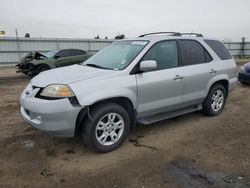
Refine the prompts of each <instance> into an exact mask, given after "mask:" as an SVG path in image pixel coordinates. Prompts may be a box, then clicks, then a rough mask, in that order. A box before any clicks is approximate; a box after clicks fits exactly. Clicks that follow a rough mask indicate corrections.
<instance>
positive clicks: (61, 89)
mask: <svg viewBox="0 0 250 188" xmlns="http://www.w3.org/2000/svg"><path fill="white" fill-rule="evenodd" d="M40 96H43V97H53V98H64V97H73V96H75V95H74V93H73V91H72V90H71V89H70V87H69V86H67V85H61V84H53V85H49V86H47V87H45V88H44V89H43V90H42V92H41V93H40Z"/></svg>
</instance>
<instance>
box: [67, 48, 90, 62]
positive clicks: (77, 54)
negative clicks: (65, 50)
mask: <svg viewBox="0 0 250 188" xmlns="http://www.w3.org/2000/svg"><path fill="white" fill-rule="evenodd" d="M70 56H71V62H70V64H71V65H73V64H78V63H82V62H83V61H84V60H85V56H86V52H85V51H83V50H77V49H71V50H70Z"/></svg>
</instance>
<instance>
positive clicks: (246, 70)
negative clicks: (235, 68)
mask: <svg viewBox="0 0 250 188" xmlns="http://www.w3.org/2000/svg"><path fill="white" fill-rule="evenodd" d="M238 78H239V81H240V82H241V83H242V84H250V62H248V63H246V64H245V65H243V66H241V67H240V72H239V75H238Z"/></svg>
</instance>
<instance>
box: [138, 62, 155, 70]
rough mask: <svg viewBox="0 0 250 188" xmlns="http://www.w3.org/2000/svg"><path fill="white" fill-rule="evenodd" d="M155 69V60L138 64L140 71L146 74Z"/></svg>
mask: <svg viewBox="0 0 250 188" xmlns="http://www.w3.org/2000/svg"><path fill="white" fill-rule="evenodd" d="M156 69H157V63H156V61H155V60H145V61H142V62H141V63H140V71H141V72H148V71H152V70H156Z"/></svg>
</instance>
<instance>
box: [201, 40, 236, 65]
mask: <svg viewBox="0 0 250 188" xmlns="http://www.w3.org/2000/svg"><path fill="white" fill-rule="evenodd" d="M204 41H205V42H206V43H207V44H208V46H210V48H212V50H213V51H214V52H215V53H216V54H217V55H218V56H219V57H220V58H221V60H226V59H232V56H231V54H230V53H229V51H228V50H227V49H226V47H225V46H224V44H222V43H221V42H220V41H217V40H204Z"/></svg>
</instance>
